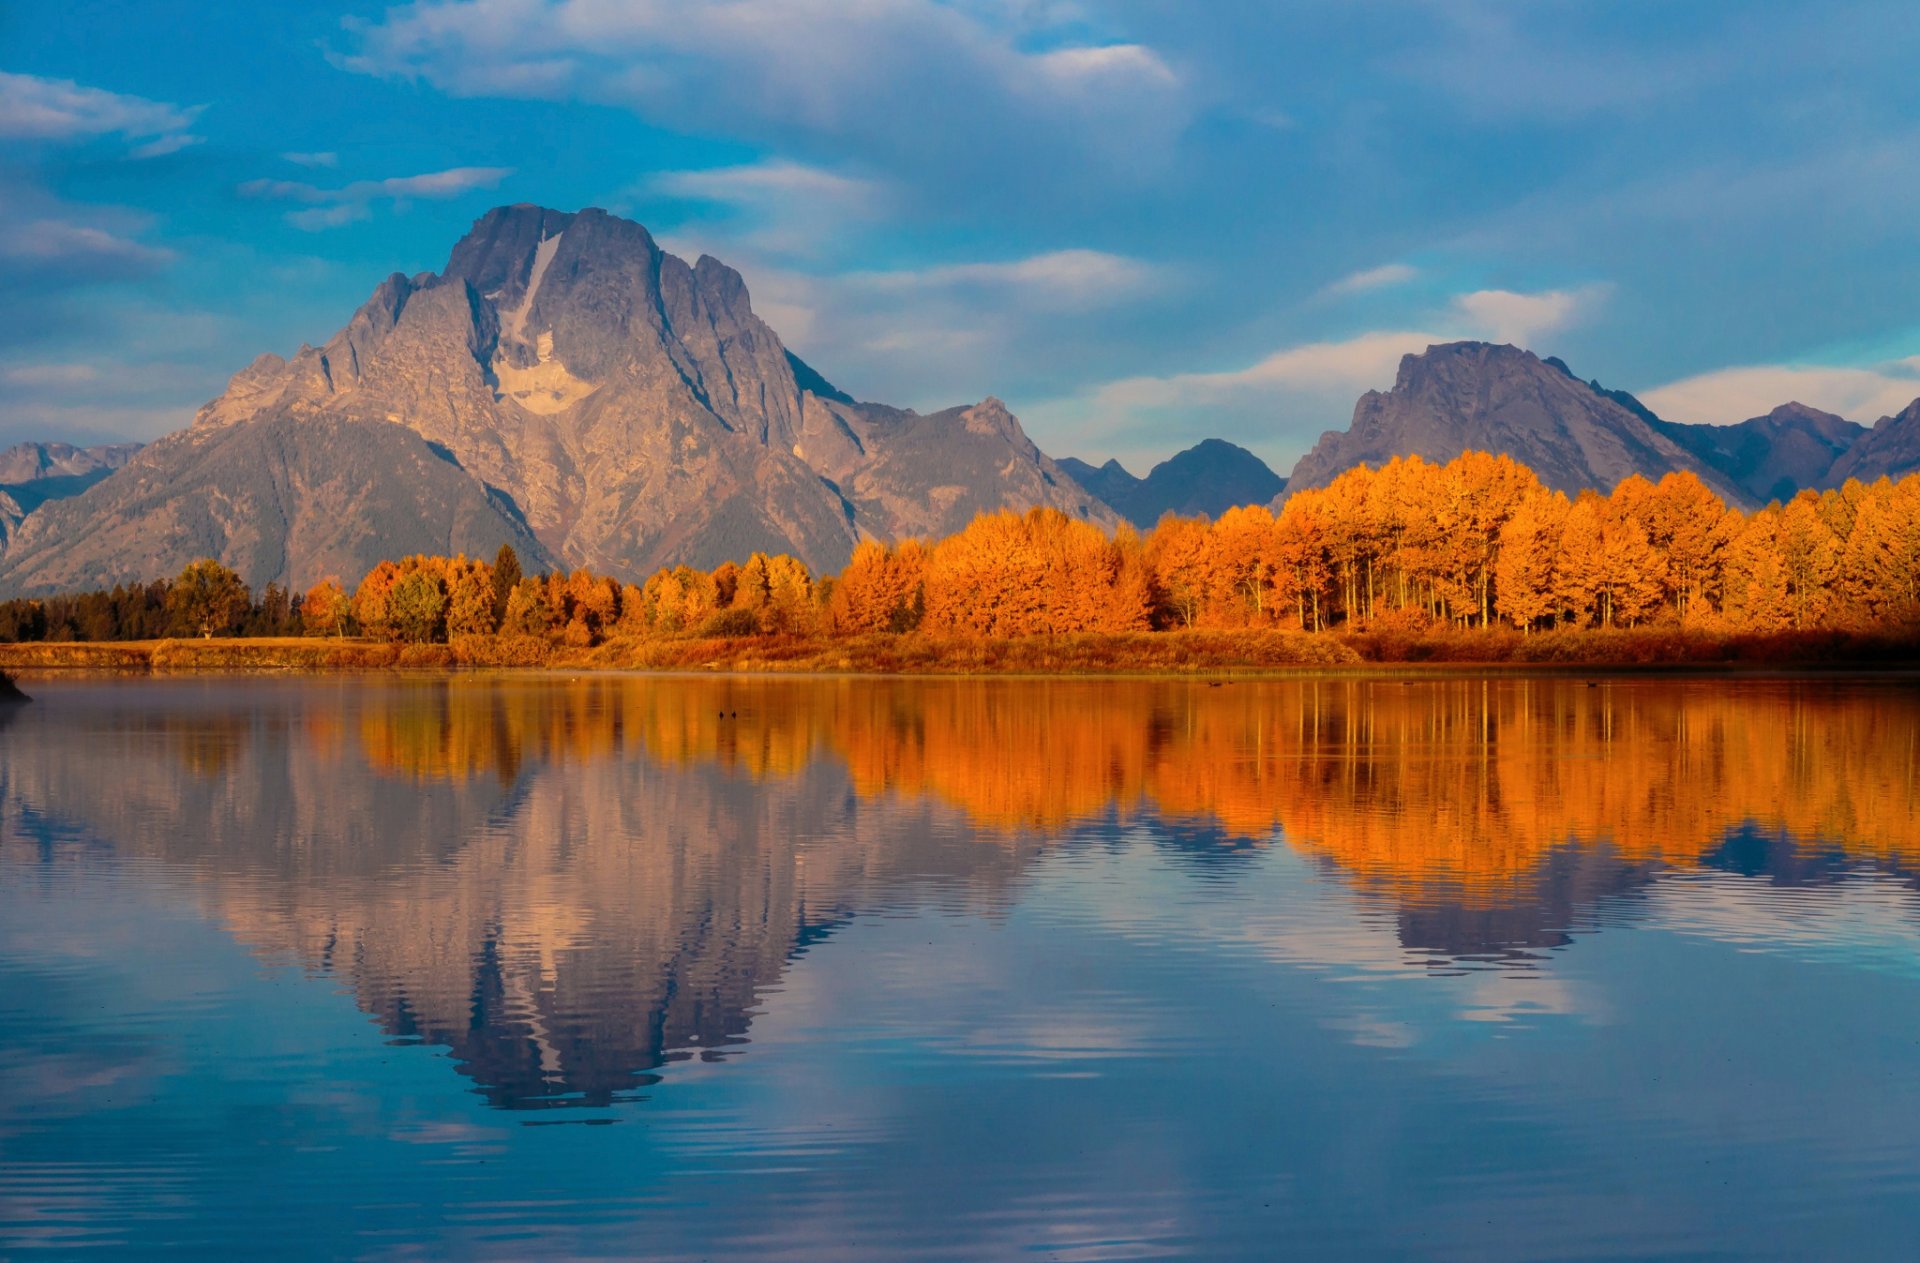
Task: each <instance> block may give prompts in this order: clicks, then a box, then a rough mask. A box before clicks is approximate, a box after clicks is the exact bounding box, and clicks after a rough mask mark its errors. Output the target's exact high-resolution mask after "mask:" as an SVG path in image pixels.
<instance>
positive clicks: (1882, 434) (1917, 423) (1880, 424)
mask: <svg viewBox="0 0 1920 1263" xmlns="http://www.w3.org/2000/svg"><path fill="white" fill-rule="evenodd" d="M1916 470H1920V399H1916V400H1914V401H1913V402H1912V403H1910V404H1908V405H1907V406H1906V407H1905V408H1902V409H1901V410H1900V411H1899V412H1897V413H1895V414H1894V415H1893V416H1890V417H1881V418H1880V419H1879V420H1878V421H1876V422H1874V425H1873V428H1872V429H1871V430H1868V431H1866V432H1865V433H1863V434H1862V435H1861V436H1860V437H1859V439H1858V440H1857V441H1855V443H1854V444H1853V446H1852V447H1851V448H1849V449H1848V450H1847V452H1846V453H1845V454H1844V455H1842V456H1841V457H1840V459H1838V460H1836V461H1834V462H1833V467H1832V468H1831V469H1829V470H1828V471H1827V476H1826V485H1827V486H1829V487H1837V486H1839V485H1840V484H1841V483H1843V482H1845V481H1846V480H1847V479H1849V478H1858V479H1859V480H1860V481H1861V482H1872V481H1873V480H1875V479H1876V478H1881V477H1887V478H1898V477H1900V476H1901V475H1903V474H1910V473H1913V472H1915V471H1916Z"/></svg>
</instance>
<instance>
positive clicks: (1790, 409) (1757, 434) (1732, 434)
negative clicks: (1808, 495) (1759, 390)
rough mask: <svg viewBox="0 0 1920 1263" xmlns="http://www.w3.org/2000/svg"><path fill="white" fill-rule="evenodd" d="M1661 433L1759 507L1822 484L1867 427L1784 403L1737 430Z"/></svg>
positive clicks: (1665, 424) (1670, 425) (1677, 428)
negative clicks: (1737, 487) (1805, 488)
mask: <svg viewBox="0 0 1920 1263" xmlns="http://www.w3.org/2000/svg"><path fill="white" fill-rule="evenodd" d="M1658 425H1659V429H1660V432H1661V433H1662V434H1665V435H1666V436H1667V437H1668V438H1670V439H1672V440H1673V441H1674V442H1676V443H1678V444H1679V445H1680V446H1681V447H1684V448H1686V449H1687V451H1689V452H1691V453H1692V454H1693V455H1694V456H1695V457H1697V458H1699V459H1700V460H1701V461H1704V462H1705V463H1707V464H1708V465H1711V466H1712V467H1713V468H1714V469H1716V470H1718V471H1719V472H1720V473H1721V474H1723V475H1724V476H1726V477H1727V478H1730V479H1732V480H1733V481H1734V482H1736V483H1738V484H1739V485H1740V488H1741V490H1743V491H1744V492H1746V494H1747V496H1748V498H1749V499H1751V500H1753V501H1754V502H1755V503H1757V504H1765V503H1766V502H1767V501H1769V500H1789V499H1792V498H1793V495H1794V493H1796V492H1798V491H1799V490H1800V489H1801V488H1803V487H1819V486H1824V485H1825V479H1826V477H1827V473H1828V471H1829V470H1831V469H1832V468H1833V465H1834V463H1835V462H1836V461H1837V460H1839V459H1840V458H1841V456H1843V455H1844V454H1845V453H1846V452H1847V450H1848V449H1849V448H1850V447H1852V446H1853V444H1855V443H1856V442H1858V441H1859V439H1860V437H1861V436H1862V435H1864V434H1866V432H1867V430H1866V427H1865V426H1862V425H1858V424H1855V423H1854V422H1852V421H1848V420H1846V419H1845V418H1844V417H1837V416H1835V415H1834V414H1833V413H1831V412H1822V411H1820V410H1819V409H1818V408H1810V407H1808V406H1807V405H1806V404H1803V403H1784V404H1781V405H1780V406H1779V407H1778V408H1775V409H1774V410H1773V411H1772V412H1769V413H1767V414H1766V415H1765V416H1762V417H1752V418H1749V419H1748V420H1745V421H1741V422H1739V423H1738V424H1735V425H1680V424H1677V423H1674V422H1669V421H1661V422H1659V423H1658Z"/></svg>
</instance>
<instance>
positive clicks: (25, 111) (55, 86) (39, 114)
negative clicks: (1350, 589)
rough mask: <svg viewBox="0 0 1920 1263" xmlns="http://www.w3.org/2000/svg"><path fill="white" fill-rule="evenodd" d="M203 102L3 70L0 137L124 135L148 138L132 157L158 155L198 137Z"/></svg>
mask: <svg viewBox="0 0 1920 1263" xmlns="http://www.w3.org/2000/svg"><path fill="white" fill-rule="evenodd" d="M202 108H204V107H201V106H192V107H182V106H178V105H169V104H167V103H166V102H164V101H149V100H147V99H146V98H144V97H137V96H126V95H123V94H121V93H118V92H109V91H107V90H106V89H104V88H90V87H86V86H84V85H82V84H78V83H75V82H73V81H72V80H70V79H43V78H40V77H39V76H37V75H20V74H8V73H6V72H4V71H0V138H4V139H9V140H50V141H66V142H71V141H80V140H90V139H93V138H95V137H99V136H120V137H124V138H125V139H128V140H139V141H145V142H146V143H144V144H142V145H140V146H139V147H137V148H135V149H134V150H133V151H132V153H133V156H134V157H157V156H159V155H161V154H167V153H173V152H175V151H176V150H179V149H183V148H185V147H186V146H188V145H191V144H196V143H198V142H199V140H200V137H198V136H194V135H191V134H189V129H190V128H191V127H192V126H193V120H194V119H195V117H197V116H198V115H199V113H200V111H201V109H202Z"/></svg>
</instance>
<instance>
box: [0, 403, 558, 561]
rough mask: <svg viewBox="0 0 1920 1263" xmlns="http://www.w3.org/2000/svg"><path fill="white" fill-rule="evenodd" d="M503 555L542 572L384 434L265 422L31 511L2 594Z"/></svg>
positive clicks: (442, 472)
mask: <svg viewBox="0 0 1920 1263" xmlns="http://www.w3.org/2000/svg"><path fill="white" fill-rule="evenodd" d="M501 544H512V545H513V547H514V549H515V551H516V552H518V553H519V554H520V556H521V558H522V560H523V563H524V564H526V566H527V568H528V569H529V570H533V569H537V568H539V567H540V566H543V565H547V564H549V563H550V558H549V557H548V555H547V553H546V550H545V549H544V547H543V546H542V545H541V543H540V541H539V540H538V539H536V538H535V537H534V535H533V533H532V532H531V531H529V530H528V529H527V527H526V525H525V523H523V522H522V521H520V519H519V517H518V515H517V514H516V513H515V512H514V511H513V509H512V506H511V505H509V504H507V503H506V502H505V500H504V498H502V497H498V496H493V495H490V494H489V493H488V491H487V489H486V487H485V486H483V485H482V484H481V483H479V482H477V481H476V480H474V479H473V478H471V477H469V476H468V475H467V474H466V472H465V471H463V470H462V469H461V468H460V466H459V465H458V464H457V463H456V462H455V461H454V460H453V459H452V457H451V456H449V455H448V454H447V453H446V452H445V451H443V450H438V449H436V448H435V447H434V446H433V445H431V444H429V443H428V442H426V441H425V440H424V439H422V438H421V437H420V436H419V435H418V434H415V433H414V432H413V431H412V430H409V429H407V428H406V427H404V426H399V425H394V424H392V423H391V422H385V421H377V422H362V421H348V420H346V419H344V418H341V417H335V416H315V417H304V418H301V417H290V416H274V417H266V418H262V419H260V420H257V421H250V422H247V423H246V424H243V425H231V426H212V427H195V428H193V429H189V430H184V431H182V432H180V433H178V434H173V435H169V436H168V437H166V438H163V439H161V440H159V441H158V442H156V443H153V444H151V445H149V446H148V447H146V448H145V449H144V450H142V451H141V452H140V453H139V455H137V456H135V457H134V459H133V460H132V461H130V462H129V463H128V464H127V465H126V466H125V467H124V468H122V469H121V470H120V471H119V472H118V473H117V474H115V475H114V476H113V477H110V478H108V479H106V480H104V481H102V482H101V483H99V484H98V485H97V486H95V487H93V488H91V489H90V490H88V491H87V492H86V493H84V494H82V495H79V496H76V497H73V498H72V499H67V500H59V501H55V502H53V503H50V504H47V505H45V506H43V507H42V508H41V509H40V510H39V511H38V512H36V513H34V514H33V515H32V516H30V517H28V518H27V520H26V522H25V523H24V524H23V525H22V526H21V527H20V528H19V530H18V532H17V534H16V536H15V539H14V541H13V544H12V546H11V547H9V548H8V550H7V552H6V554H5V555H4V556H0V591H27V592H48V591H53V592H63V591H77V590H81V589H86V588H95V587H106V586H110V585H112V584H115V583H120V582H128V581H135V580H143V579H151V578H155V577H159V576H166V575H172V574H175V573H177V572H178V571H179V570H180V568H181V567H182V566H183V565H185V564H186V562H187V561H191V560H192V559H194V558H196V557H208V556H215V557H219V558H220V559H221V560H222V561H224V562H225V563H226V564H228V565H230V566H232V567H233V568H234V569H236V570H238V571H239V572H240V573H241V574H242V575H244V576H246V577H247V579H248V580H249V581H250V582H253V583H255V584H264V583H266V582H269V581H275V580H277V581H280V582H283V583H284V582H289V581H292V582H294V583H298V584H301V585H305V584H310V583H313V582H316V581H318V580H319V579H321V578H324V577H326V576H328V575H336V576H340V577H342V578H344V579H346V580H347V581H348V582H352V581H354V580H355V579H357V578H358V577H359V576H360V575H361V574H362V573H364V572H365V571H366V570H367V569H369V568H371V566H372V565H373V564H374V562H376V561H378V560H379V559H381V558H384V557H401V556H405V555H407V554H410V553H443V554H453V553H462V552H464V553H466V554H467V555H469V556H485V557H491V556H492V555H493V554H494V553H495V552H496V551H498V549H499V547H500V545H501Z"/></svg>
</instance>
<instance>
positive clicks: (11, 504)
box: [0, 491, 27, 552]
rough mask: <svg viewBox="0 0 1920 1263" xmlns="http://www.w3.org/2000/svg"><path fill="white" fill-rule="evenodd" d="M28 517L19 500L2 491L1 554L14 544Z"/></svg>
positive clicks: (0, 517) (0, 494) (0, 509)
mask: <svg viewBox="0 0 1920 1263" xmlns="http://www.w3.org/2000/svg"><path fill="white" fill-rule="evenodd" d="M26 516H27V515H26V511H25V510H23V509H22V508H21V507H20V502H19V501H18V500H16V499H14V498H13V497H12V496H10V495H8V494H7V493H6V492H4V491H0V552H4V551H6V548H7V545H9V544H11V543H12V542H13V536H14V533H15V532H16V531H18V530H19V529H20V523H21V521H22V520H23V519H24V518H25V517H26Z"/></svg>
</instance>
